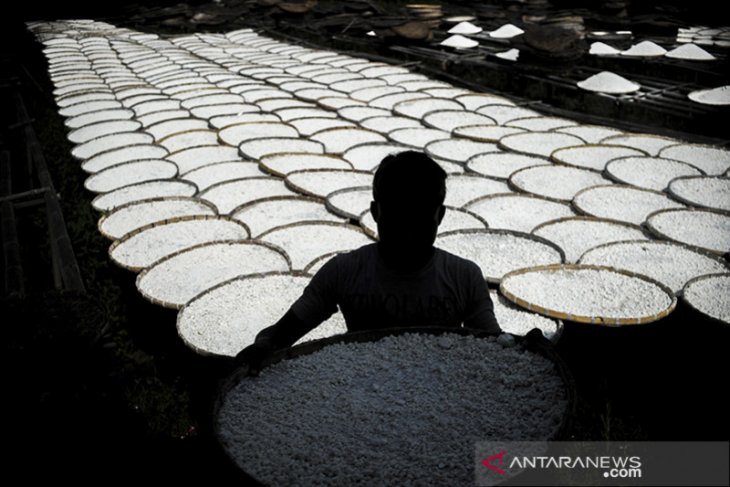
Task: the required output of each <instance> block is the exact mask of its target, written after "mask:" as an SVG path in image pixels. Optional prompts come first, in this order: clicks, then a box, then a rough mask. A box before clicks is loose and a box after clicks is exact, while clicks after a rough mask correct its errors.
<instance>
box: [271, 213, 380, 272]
mask: <svg viewBox="0 0 730 487" xmlns="http://www.w3.org/2000/svg"><path fill="white" fill-rule="evenodd" d="M259 239H260V240H262V241H264V242H269V243H272V244H274V245H276V246H278V247H281V248H282V249H284V251H286V253H287V255H289V258H290V259H291V262H292V269H294V270H302V269H304V268H305V267H307V265H308V264H309V263H310V262H312V261H313V260H314V259H316V258H317V257H319V256H321V255H324V254H328V253H330V252H335V251H340V250H354V249H357V248H359V247H362V246H363V245H367V244H369V243H372V240H370V239H369V238H368V237H367V235H365V233H363V231H362V230H360V228H358V227H356V226H354V225H346V224H341V223H332V222H306V223H295V224H292V225H287V226H284V227H277V228H274V229H273V230H270V231H268V232H266V233H264V234H263V235H261V236H260V237H259Z"/></svg>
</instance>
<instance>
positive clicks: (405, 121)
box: [360, 115, 423, 135]
mask: <svg viewBox="0 0 730 487" xmlns="http://www.w3.org/2000/svg"><path fill="white" fill-rule="evenodd" d="M360 126H361V127H362V128H365V129H368V130H374V131H375V132H378V133H381V134H386V135H387V134H388V133H390V132H392V131H393V130H398V129H405V128H423V125H422V124H421V122H420V121H418V120H415V119H412V118H406V117H397V116H394V115H391V116H387V117H370V118H366V119H365V120H363V121H361V122H360Z"/></svg>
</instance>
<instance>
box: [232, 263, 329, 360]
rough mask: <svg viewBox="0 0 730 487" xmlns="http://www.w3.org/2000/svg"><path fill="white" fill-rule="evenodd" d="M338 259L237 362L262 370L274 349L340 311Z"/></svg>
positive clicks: (316, 275)
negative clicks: (338, 301)
mask: <svg viewBox="0 0 730 487" xmlns="http://www.w3.org/2000/svg"><path fill="white" fill-rule="evenodd" d="M336 260H337V258H336V257H335V258H333V259H331V260H330V261H329V262H327V263H326V264H325V265H324V266H322V268H321V269H320V270H319V272H317V274H315V276H314V277H313V278H312V280H311V281H310V282H309V284H308V285H307V287H306V288H304V292H303V293H302V295H301V297H299V299H297V301H296V302H294V304H292V306H291V308H289V311H287V312H286V314H285V315H284V316H282V317H281V319H279V321H277V322H276V323H275V324H274V325H272V326H269V327H268V328H264V329H263V330H261V331H260V332H259V333H258V335H256V339H255V340H254V342H253V343H252V344H251V345H249V346H248V347H246V348H244V349H243V350H242V351H241V352H240V353H239V354H238V355H236V364H247V365H248V366H249V367H250V368H251V369H253V370H254V371H256V370H258V368H259V367H260V365H261V363H262V362H263V360H264V359H265V358H266V357H267V356H268V355H270V354H271V353H272V352H274V351H276V350H280V349H282V348H286V347H290V346H292V345H293V344H294V343H296V342H297V340H299V339H300V338H302V337H303V336H304V335H306V334H307V333H309V332H310V331H311V330H313V329H314V328H316V327H317V326H318V325H319V324H320V323H322V322H323V321H326V320H327V319H328V318H329V317H330V316H332V315H333V314H334V313H335V312H336V311H337V300H338V297H337V296H338V293H337V291H338V286H337V282H338V264H337V262H336Z"/></svg>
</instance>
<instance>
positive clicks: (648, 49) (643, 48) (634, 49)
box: [621, 41, 667, 57]
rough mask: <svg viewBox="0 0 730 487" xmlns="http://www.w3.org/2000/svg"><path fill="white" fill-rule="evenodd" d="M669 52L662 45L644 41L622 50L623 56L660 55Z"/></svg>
mask: <svg viewBox="0 0 730 487" xmlns="http://www.w3.org/2000/svg"><path fill="white" fill-rule="evenodd" d="M666 53H667V50H666V49H664V48H663V47H662V46H660V45H658V44H656V43H654V42H651V41H642V42H639V43H638V44H635V45H633V46H631V47H630V48H629V49H627V50H625V51H621V55H622V56H635V57H658V56H663V55H665V54H666Z"/></svg>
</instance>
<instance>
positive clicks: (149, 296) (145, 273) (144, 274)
mask: <svg viewBox="0 0 730 487" xmlns="http://www.w3.org/2000/svg"><path fill="white" fill-rule="evenodd" d="M220 245H239V246H249V247H261V248H266V249H268V250H270V251H271V252H274V253H275V254H276V255H278V256H279V257H281V259H282V260H283V262H284V263H285V264H286V267H287V268H286V269H275V270H272V269H269V270H267V271H266V272H289V271H291V260H290V259H289V256H288V255H287V254H286V252H284V250H282V249H281V248H279V247H277V246H276V245H274V244H270V243H268V242H261V241H253V240H249V241H245V240H214V241H211V242H204V243H201V244H198V245H194V246H192V247H188V248H186V249H182V250H178V251H177V252H174V253H172V254H170V255H167V256H165V257H163V258H162V259H160V260H158V261H156V262H155V263H154V264H152V265H151V266H149V267H146V268H145V269H143V270H142V271H141V272H140V273H139V274H137V278H136V280H135V285H136V287H137V291H139V293H140V294H141V295H142V297H144V298H145V299H146V300H148V301H150V302H151V303H154V304H156V305H158V306H162V307H163V308H170V309H180V308H182V307H183V306H184V305H185V302H187V301H189V300H190V299H192V298H193V297H195V296H197V295H199V294H201V293H203V292H205V291H206V290H207V289H210V288H212V287H214V286H216V285H218V284H220V283H221V282H225V281H228V280H230V279H234V278H238V277H243V276H247V275H254V274H255V275H259V274H262V273H264V272H262V271H260V270H259V271H255V272H247V271H244V272H238V271H236V272H237V273H236V275H235V276H232V277H226V278H224V279H219V280H217V282H214V283H213V284H212V285H208V286H207V287H204V288H202V289H198V290H197V292H194V294H192V295H191V296H190V297H189V298H188V299H185V301H184V302H171V301H166V300H164V299H161V298H158V297H157V296H155V295H153V293H151V292H150V291H148V290H146V289H145V285H144V280H145V279H147V278H148V277H149V276H150V275H151V274H154V273H156V272H159V269H160V268H161V267H163V266H165V265H167V264H169V263H170V262H172V261H174V260H175V259H179V258H180V257H181V256H184V255H190V253H191V252H196V251H198V250H202V249H205V248H208V247H215V246H220ZM186 279H195V272H194V271H191V272H190V273H189V274H188V276H187V277H186Z"/></svg>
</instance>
